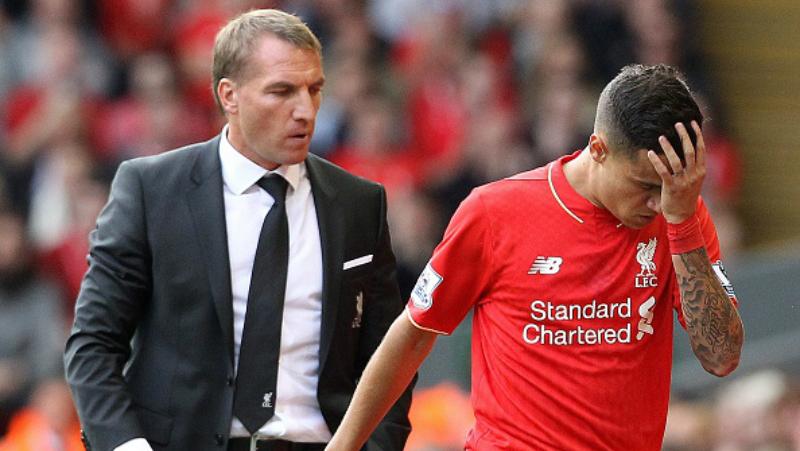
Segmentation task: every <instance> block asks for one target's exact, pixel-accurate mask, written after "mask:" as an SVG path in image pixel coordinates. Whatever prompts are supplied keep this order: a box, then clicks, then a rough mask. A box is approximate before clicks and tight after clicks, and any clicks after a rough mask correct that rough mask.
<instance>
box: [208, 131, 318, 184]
mask: <svg viewBox="0 0 800 451" xmlns="http://www.w3.org/2000/svg"><path fill="white" fill-rule="evenodd" d="M219 160H220V164H221V165H222V182H223V183H224V184H225V186H227V187H228V189H230V190H231V192H233V193H234V194H235V195H237V196H239V195H241V194H242V193H244V192H245V191H247V189H248V188H250V187H251V186H253V185H254V184H255V183H256V182H257V181H258V180H259V179H261V178H262V177H264V176H265V175H267V174H278V175H280V176H281V177H283V178H284V179H286V182H287V183H288V184H289V188H290V189H291V190H292V191H293V190H295V189H297V186H298V185H299V184H300V179H301V177H303V176H305V162H303V163H300V164H292V165H281V166H278V167H277V168H275V169H274V170H272V171H269V170H267V169H264V168H262V167H261V166H259V165H257V164H256V163H254V162H253V161H251V160H250V159H248V158H247V157H245V156H244V155H242V154H241V153H239V151H238V150H236V148H234V147H233V145H232V144H231V143H230V141H228V126H227V125H225V127H224V128H223V129H222V137H221V138H220V140H219Z"/></svg>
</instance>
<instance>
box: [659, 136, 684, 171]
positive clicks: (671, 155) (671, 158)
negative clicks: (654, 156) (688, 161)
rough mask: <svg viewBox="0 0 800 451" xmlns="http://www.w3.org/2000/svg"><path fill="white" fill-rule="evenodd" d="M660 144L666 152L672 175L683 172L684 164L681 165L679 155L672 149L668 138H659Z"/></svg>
mask: <svg viewBox="0 0 800 451" xmlns="http://www.w3.org/2000/svg"><path fill="white" fill-rule="evenodd" d="M658 143H659V144H661V148H662V149H663V150H664V155H665V156H666V157H667V161H668V162H669V166H670V168H671V169H672V173H673V174H678V173H680V172H682V171H683V163H681V159H680V158H678V154H677V153H675V149H673V148H672V144H670V142H669V140H668V139H667V137H666V136H664V135H661V136H659V137H658Z"/></svg>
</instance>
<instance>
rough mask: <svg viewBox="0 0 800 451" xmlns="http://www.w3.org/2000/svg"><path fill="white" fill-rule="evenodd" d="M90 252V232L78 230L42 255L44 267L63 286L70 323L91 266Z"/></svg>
mask: <svg viewBox="0 0 800 451" xmlns="http://www.w3.org/2000/svg"><path fill="white" fill-rule="evenodd" d="M88 254H89V239H88V233H87V232H85V231H77V232H74V233H71V234H70V235H69V236H67V238H66V239H65V240H64V241H62V242H61V243H60V244H59V245H58V246H56V247H55V248H53V249H51V250H49V251H47V252H45V253H44V254H43V255H42V256H41V267H42V269H43V270H44V271H45V272H47V273H48V274H50V275H51V276H52V277H53V278H54V279H55V280H56V281H57V282H58V284H59V286H60V287H61V291H62V293H63V296H64V307H65V310H64V311H65V312H66V314H67V317H68V323H70V324H71V323H72V315H73V311H74V309H75V300H76V299H77V298H78V292H79V291H80V289H81V281H83V275H84V274H85V273H86V270H87V269H88V268H89V265H88V263H87V261H86V256H87V255H88Z"/></svg>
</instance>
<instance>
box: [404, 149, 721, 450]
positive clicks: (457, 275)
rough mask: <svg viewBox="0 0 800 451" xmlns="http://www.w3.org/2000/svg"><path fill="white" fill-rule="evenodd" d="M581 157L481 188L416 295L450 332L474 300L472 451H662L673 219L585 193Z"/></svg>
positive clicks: (715, 249) (672, 296)
mask: <svg viewBox="0 0 800 451" xmlns="http://www.w3.org/2000/svg"><path fill="white" fill-rule="evenodd" d="M577 154H578V153H577V152H576V153H575V154H573V155H570V156H567V157H564V158H561V159H560V160H557V161H555V162H553V163H550V164H549V165H547V166H544V167H541V168H538V169H535V170H532V171H529V172H525V173H522V174H519V175H516V176H514V177H511V178H508V179H505V180H501V181H498V182H494V183H491V184H488V185H484V186H482V187H480V188H477V189H475V190H474V191H473V192H472V194H470V196H469V197H467V199H465V200H464V202H463V203H462V204H461V206H460V207H459V209H458V211H457V212H456V213H455V215H454V216H453V218H452V220H451V222H450V225H449V227H448V229H447V231H446V232H445V236H444V239H443V240H442V242H441V243H440V244H439V246H438V247H437V248H436V250H435V251H434V253H433V257H432V258H431V261H430V263H429V264H428V266H427V267H426V268H425V270H424V271H423V273H422V275H421V276H420V278H419V281H418V282H417V285H416V286H415V288H414V290H413V292H412V295H411V299H410V300H409V302H408V305H407V312H408V314H409V317H410V318H411V320H412V321H413V322H414V324H415V325H417V327H420V328H422V329H427V330H431V331H435V332H438V333H442V334H449V333H451V332H452V331H453V329H455V328H456V326H457V325H458V324H459V323H460V322H461V320H462V319H463V318H464V316H465V315H466V313H467V312H468V311H469V309H471V308H474V309H475V311H474V317H473V332H472V404H473V407H474V409H475V418H476V423H475V426H474V428H473V430H472V431H471V432H470V434H469V437H468V439H467V444H466V448H467V449H476V450H487V449H513V450H523V449H525V450H528V449H530V450H533V449H536V450H551V449H553V450H555V449H559V450H562V449H570V450H583V449H585V450H621V449H625V450H658V449H660V447H661V441H662V437H663V432H664V424H665V420H666V414H667V404H668V401H669V389H670V372H671V371H670V370H671V366H672V329H673V327H672V311H673V308H674V309H676V310H677V312H678V315H679V318H680V317H681V310H680V296H679V292H678V289H677V283H676V278H675V272H674V270H673V267H672V259H671V254H670V250H669V243H668V242H667V234H666V222H665V220H664V218H663V216H659V217H658V218H657V219H656V220H654V221H653V222H652V223H651V224H649V225H648V226H646V227H645V228H642V229H639V230H634V229H629V228H627V227H625V226H622V225H620V222H619V220H617V219H616V218H615V217H614V216H612V215H611V214H610V213H609V212H608V211H606V210H604V209H601V208H598V207H596V206H594V205H593V204H591V203H590V202H589V201H587V200H586V199H584V198H583V197H581V196H580V195H579V194H578V193H577V192H576V191H575V190H574V189H573V188H572V187H571V186H570V185H569V183H568V182H567V180H566V178H565V176H564V173H563V164H564V163H565V162H566V161H569V160H570V159H572V158H575V157H576V156H577ZM697 214H698V217H699V218H700V223H701V226H702V228H703V233H704V237H705V241H706V249H707V251H708V254H709V256H710V257H711V259H712V261H713V262H717V261H718V259H719V243H718V241H717V236H716V232H715V230H714V225H713V223H712V222H711V218H710V217H709V214H708V211H707V210H706V208H705V205H704V204H703V203H702V200H700V201H699V204H698V213H697ZM715 270H716V271H717V274H718V275H720V276H722V274H723V273H722V270H721V267H719V266H717V265H715ZM721 280H723V285H725V287H726V289H729V290H730V291H729V294H730V296H731V299H732V300H733V302H735V299H734V297H733V292H732V289H731V287H730V286H729V284H728V283H727V282H726V281H725V280H724V279H721Z"/></svg>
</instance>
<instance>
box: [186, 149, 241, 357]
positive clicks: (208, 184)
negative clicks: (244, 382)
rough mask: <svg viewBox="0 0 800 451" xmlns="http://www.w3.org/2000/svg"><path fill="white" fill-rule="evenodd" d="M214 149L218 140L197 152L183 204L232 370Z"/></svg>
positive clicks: (228, 299)
mask: <svg viewBox="0 0 800 451" xmlns="http://www.w3.org/2000/svg"><path fill="white" fill-rule="evenodd" d="M218 149H219V137H217V138H215V139H213V140H211V141H209V142H208V143H207V144H206V146H205V148H204V149H203V150H201V151H200V152H199V155H198V157H197V160H196V161H195V165H194V168H193V169H192V175H191V177H192V181H193V182H194V185H193V186H192V187H191V188H190V189H189V191H188V193H187V201H188V203H189V210H190V211H191V212H192V218H193V220H194V225H195V232H196V234H197V242H198V243H199V244H200V249H201V251H202V256H203V261H204V262H205V264H206V269H207V270H208V281H209V285H210V288H211V295H212V298H213V302H214V307H215V309H216V311H217V318H218V319H219V323H220V327H221V329H222V334H223V336H224V338H225V342H226V347H227V349H228V351H229V354H230V355H229V357H230V363H231V367H232V366H233V305H232V303H233V301H232V299H231V278H230V264H229V260H228V236H227V233H226V226H225V202H224V199H223V195H222V170H221V165H220V161H219V153H218Z"/></svg>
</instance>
